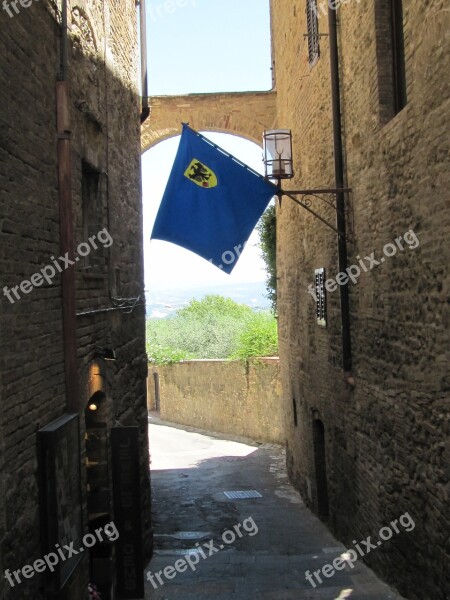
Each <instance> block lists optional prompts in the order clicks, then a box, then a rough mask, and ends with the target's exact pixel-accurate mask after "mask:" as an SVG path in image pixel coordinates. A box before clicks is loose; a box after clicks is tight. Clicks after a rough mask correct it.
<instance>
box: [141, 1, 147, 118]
mask: <svg viewBox="0 0 450 600" xmlns="http://www.w3.org/2000/svg"><path fill="white" fill-rule="evenodd" d="M145 1H146V0H140V2H139V25H140V41H141V88H142V112H141V125H142V124H143V123H144V122H145V121H146V120H147V119H148V117H149V116H150V106H149V105H148V70H147V15H146V10H145Z"/></svg>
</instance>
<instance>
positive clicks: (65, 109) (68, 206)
mask: <svg viewBox="0 0 450 600" xmlns="http://www.w3.org/2000/svg"><path fill="white" fill-rule="evenodd" d="M67 64H68V34H67V0H63V4H62V19H61V47H60V74H59V80H58V81H57V82H56V127H57V157H58V166H57V169H58V202H59V236H60V252H61V256H65V255H66V253H67V254H68V256H69V258H70V259H71V260H73V254H74V253H73V248H74V236H73V217H72V168H71V167H72V165H71V150H70V138H71V129H70V118H69V116H70V102H69V83H68V81H67ZM61 289H62V321H63V347H64V369H65V379H66V410H67V411H68V412H78V367H77V341H76V316H75V269H74V266H73V265H72V266H70V267H68V268H67V269H64V270H63V271H62V273H61Z"/></svg>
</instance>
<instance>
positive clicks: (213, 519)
mask: <svg viewBox="0 0 450 600" xmlns="http://www.w3.org/2000/svg"><path fill="white" fill-rule="evenodd" d="M149 427H150V451H151V468H152V489H153V519H154V528H155V553H154V557H153V559H152V561H151V562H150V564H149V565H148V566H147V569H146V573H147V580H146V596H145V597H146V599H148V600H150V599H152V600H172V599H180V600H210V599H214V600H227V599H230V600H232V599H239V600H254V599H262V600H291V599H294V598H295V599H296V600H344V599H349V600H401V597H400V596H399V595H398V594H396V593H395V592H394V591H393V590H391V589H390V588H389V587H388V586H386V585H385V584H383V583H382V582H381V581H380V580H379V579H378V578H377V577H376V576H375V575H374V574H373V572H372V571H371V570H370V569H369V568H367V567H366V566H365V565H364V564H363V563H362V562H361V561H356V563H355V565H354V567H353V568H351V567H350V565H349V564H348V563H344V564H345V567H344V569H343V570H339V571H336V572H335V574H334V575H332V576H331V577H328V578H326V577H324V576H323V575H321V580H322V584H319V583H318V582H317V581H316V580H313V582H315V585H316V587H313V586H312V585H311V584H310V583H309V582H308V581H307V580H306V578H305V572H306V571H310V572H311V573H313V572H314V571H316V570H317V569H321V568H322V567H323V566H324V565H325V564H327V563H332V562H333V560H334V559H335V558H336V557H339V556H340V555H341V554H342V553H343V552H344V551H345V548H344V547H343V546H342V544H340V543H339V542H337V541H336V540H335V539H334V538H333V536H332V535H331V534H330V533H329V531H328V530H327V528H326V527H325V525H324V524H323V523H322V522H321V521H320V520H319V519H317V518H316V517H315V516H314V515H313V514H312V513H311V512H310V511H309V510H308V509H307V508H306V507H305V506H304V504H303V502H302V500H301V498H300V496H299V494H298V493H297V492H296V491H295V490H294V488H293V487H292V486H291V485H290V484H289V482H288V480H287V476H286V472H285V467H284V464H285V456H284V451H283V449H282V448H281V447H280V446H276V445H271V444H262V445H261V444H257V443H254V442H250V441H248V440H245V441H244V440H238V439H232V438H231V437H230V436H226V437H225V436H222V435H219V434H211V433H206V432H202V431H199V430H194V429H192V428H189V427H183V428H182V427H181V426H177V425H173V424H170V423H163V422H161V421H160V420H159V419H158V418H157V416H156V415H155V414H152V415H151V417H150V423H149ZM233 491H251V492H258V494H260V496H257V497H251V498H229V497H227V495H226V494H225V492H233ZM250 495H252V494H250ZM253 495H255V494H253ZM239 524H240V525H241V527H240V530H239V533H238V532H237V531H236V529H234V528H235V526H237V525H239ZM224 531H228V532H229V533H227V534H225V535H226V538H222V535H223V533H224ZM231 532H232V533H231ZM233 537H235V540H233ZM211 540H214V543H213V545H212V544H211ZM221 546H222V549H220V547H221ZM200 549H201V551H200ZM373 552H376V550H373ZM202 553H203V555H202ZM210 554H211V556H209V555H210ZM205 557H206V558H205ZM177 561H179V562H178V563H177ZM186 561H188V562H190V563H191V564H192V566H193V568H195V571H194V570H193V568H191V566H190V565H189V564H188V562H186ZM176 565H177V570H176V569H175V568H174V567H175V566H176ZM170 567H172V568H170ZM157 574H158V575H159V577H158V575H157ZM150 577H151V579H150ZM161 582H162V585H161Z"/></svg>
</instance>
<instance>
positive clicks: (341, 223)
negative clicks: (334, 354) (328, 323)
mask: <svg viewBox="0 0 450 600" xmlns="http://www.w3.org/2000/svg"><path fill="white" fill-rule="evenodd" d="M336 12H337V11H336V10H333V9H332V8H331V7H330V6H329V7H328V27H329V41H330V67H331V99H332V112H333V144H334V173H335V187H336V188H337V189H341V188H343V187H344V152H343V148H342V120H341V95H340V82H339V49H338V37H337V18H336ZM336 222H337V230H338V231H339V232H340V233H339V235H338V260H339V272H345V270H346V268H347V243H346V225H345V194H344V193H343V192H338V193H337V194H336ZM340 295H341V323H342V356H343V367H344V377H345V380H346V381H347V383H348V384H350V385H352V386H353V385H354V384H355V381H354V379H353V375H352V347H351V336H350V304H349V293H348V283H347V284H346V285H341V286H340Z"/></svg>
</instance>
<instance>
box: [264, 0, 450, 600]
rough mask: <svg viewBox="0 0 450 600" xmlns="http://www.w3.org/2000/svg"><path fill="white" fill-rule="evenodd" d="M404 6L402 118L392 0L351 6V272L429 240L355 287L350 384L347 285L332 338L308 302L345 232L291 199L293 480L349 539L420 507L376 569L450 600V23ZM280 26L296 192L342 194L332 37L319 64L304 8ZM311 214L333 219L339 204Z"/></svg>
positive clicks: (377, 556)
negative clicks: (405, 239)
mask: <svg viewBox="0 0 450 600" xmlns="http://www.w3.org/2000/svg"><path fill="white" fill-rule="evenodd" d="M319 5H323V6H325V16H323V15H322V16H320V18H319V33H321V34H327V33H328V21H327V16H326V5H327V2H320V1H319ZM403 5H404V31H405V46H406V76H407V77H406V78H407V95H408V103H407V106H406V107H405V108H404V110H402V111H401V112H400V113H399V114H397V115H396V116H394V115H393V113H392V110H391V108H390V106H391V100H392V89H391V84H390V82H389V70H388V69H387V66H386V56H387V54H388V48H389V44H390V38H389V34H388V30H387V28H386V24H385V22H384V21H383V19H384V18H385V16H386V10H384V11H383V6H384V3H383V2H378V0H377V1H375V2H374V1H372V0H371V1H368V2H360V1H358V0H354V1H352V0H350V1H349V2H346V3H343V4H342V6H341V8H340V9H339V10H338V19H339V26H338V35H339V45H340V55H341V60H340V78H341V85H342V90H341V91H342V112H343V136H344V152H345V164H346V179H347V181H346V183H347V184H348V185H349V187H351V188H352V190H353V191H352V194H351V195H350V196H349V197H348V200H347V222H348V226H349V238H350V241H349V243H348V251H349V257H348V264H349V265H358V264H359V262H358V261H359V259H360V258H361V257H365V256H368V255H370V254H371V253H372V252H374V251H375V252H376V256H378V258H380V255H381V256H382V251H383V248H384V246H385V244H387V243H391V242H394V240H395V239H396V238H397V237H398V236H402V235H403V234H404V233H405V232H407V231H408V230H411V229H412V230H413V231H414V232H415V234H416V235H417V236H418V238H419V240H420V245H419V247H417V248H415V249H405V250H404V251H400V250H398V251H397V253H396V255H395V256H392V257H390V258H387V257H386V258H385V262H384V263H383V264H381V265H380V266H378V267H377V268H376V269H374V270H373V271H370V272H367V273H364V272H362V274H361V276H360V277H359V279H358V282H357V284H356V285H353V284H350V309H351V333H352V345H353V375H354V378H355V381H356V386H355V388H354V389H353V388H351V387H349V386H348V385H347V384H346V383H345V382H344V377H343V371H342V348H341V344H342V342H341V340H342V336H341V324H340V299H339V288H338V289H337V290H336V291H334V292H330V293H328V294H327V327H320V326H319V325H317V323H316V318H315V303H314V300H313V299H312V297H311V296H310V295H309V294H308V286H309V285H310V284H312V283H313V279H314V270H315V269H316V268H321V267H324V268H325V269H326V277H327V278H334V277H335V276H336V275H337V274H338V272H339V269H338V266H337V251H336V246H337V240H336V236H335V234H334V232H333V231H331V230H329V229H327V228H326V227H325V226H324V225H323V224H322V223H320V222H319V221H318V220H315V219H314V217H313V216H312V215H310V214H309V213H307V212H306V211H305V210H303V209H302V208H301V207H298V206H296V205H294V204H293V203H292V202H290V201H289V200H287V199H285V200H284V201H283V204H282V207H281V208H278V232H277V233H278V277H279V281H278V290H279V300H278V312H279V336H280V365H281V374H282V384H283V403H284V413H285V427H286V435H287V440H288V447H287V455H288V468H289V474H290V477H291V478H292V480H293V482H294V483H295V485H296V486H297V487H298V489H299V490H300V491H301V493H302V495H303V496H304V498H305V500H306V501H307V503H308V504H309V505H310V506H311V507H313V509H314V510H316V511H317V512H318V513H320V512H321V513H322V514H323V513H324V511H323V507H324V505H326V504H328V508H327V512H328V517H326V516H324V518H327V520H328V523H329V526H330V527H331V529H332V530H333V531H334V532H335V534H336V535H337V537H338V538H339V539H341V540H342V541H344V542H345V543H347V544H352V540H360V539H366V537H367V536H368V535H372V536H376V535H377V533H378V531H379V529H380V528H381V527H383V526H384V525H388V524H389V522H390V521H391V520H393V519H395V518H398V517H399V516H400V515H401V514H402V513H404V512H409V513H410V515H411V516H412V517H413V519H414V520H415V523H416V528H415V530H414V531H413V532H411V533H403V534H400V535H396V536H394V537H393V539H391V540H390V541H389V542H388V543H384V544H383V545H382V547H380V548H378V549H377V550H376V551H373V552H372V553H371V554H370V555H368V556H367V559H366V560H367V562H368V563H369V564H370V566H371V567H372V568H374V569H375V570H376V571H377V572H378V573H380V574H381V575H382V576H383V577H385V578H386V579H387V580H388V581H390V582H391V583H392V584H394V585H395V586H397V587H398V589H399V590H400V591H401V592H402V593H403V594H404V595H405V596H406V597H407V598H410V599H411V600H412V599H417V600H418V599H421V598H424V597H426V598H436V599H437V598H439V599H441V600H443V599H444V598H445V597H446V595H445V591H444V590H445V577H446V574H445V573H446V554H445V537H446V533H445V532H448V530H449V513H448V509H447V506H448V491H446V488H445V486H446V481H447V476H446V475H445V473H446V465H448V458H449V457H448V446H447V447H446V444H447V441H448V429H447V427H448V425H447V424H446V423H447V419H446V415H448V406H449V385H448V384H449V380H448V354H447V350H448V347H447V346H448V340H447V336H448V334H447V333H446V319H445V317H444V311H445V308H446V304H447V302H448V283H447V282H446V279H445V265H446V264H447V263H448V261H449V255H448V253H449V250H448V244H447V242H446V240H447V239H448V235H449V227H450V226H449V220H448V201H449V195H448V190H449V183H450V175H449V168H448V167H449V159H448V156H449V136H448V116H449V100H448V98H449V97H450V90H449V81H448V77H447V75H446V74H447V73H448V70H449V67H450V63H449V40H450V36H449V28H448V25H449V17H450V13H449V12H448V10H447V9H445V3H444V2H442V1H440V0H433V1H431V2H428V3H426V4H425V3H422V2H406V1H404V2H403ZM272 17H273V21H272V35H273V46H274V51H275V56H274V59H275V65H276V82H277V115H278V116H277V127H283V128H284V127H285V128H291V129H292V133H293V140H294V142H293V143H294V158H295V162H294V169H295V174H296V177H295V179H294V180H293V181H291V182H289V186H286V187H290V188H291V189H301V188H314V187H316V188H317V187H322V186H325V187H327V186H329V187H333V186H334V167H333V145H332V119H331V99H330V64H329V41H328V38H327V37H320V39H319V44H320V58H319V60H318V62H317V63H316V64H315V65H314V66H313V67H310V66H309V64H308V52H307V40H305V39H304V37H303V34H304V33H305V32H306V31H307V25H306V21H305V2H304V1H303V0H301V1H300V0H273V2H272ZM389 94H390V95H391V97H390V96H389ZM313 203H314V206H313V208H315V209H316V210H318V211H319V212H320V214H322V215H323V216H324V217H326V218H327V219H329V220H330V221H332V222H334V221H335V212H334V209H333V208H332V207H331V206H327V205H326V204H325V203H323V202H320V201H319V200H313ZM320 422H321V423H322V424H323V427H324V440H323V441H324V445H325V457H326V460H325V462H324V461H322V460H321V458H320V453H321V447H323V444H322V440H321V433H320V427H321V425H320ZM314 448H316V452H315V451H314ZM324 480H325V482H326V484H325V486H324ZM326 488H327V489H326ZM447 560H448V558H447Z"/></svg>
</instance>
